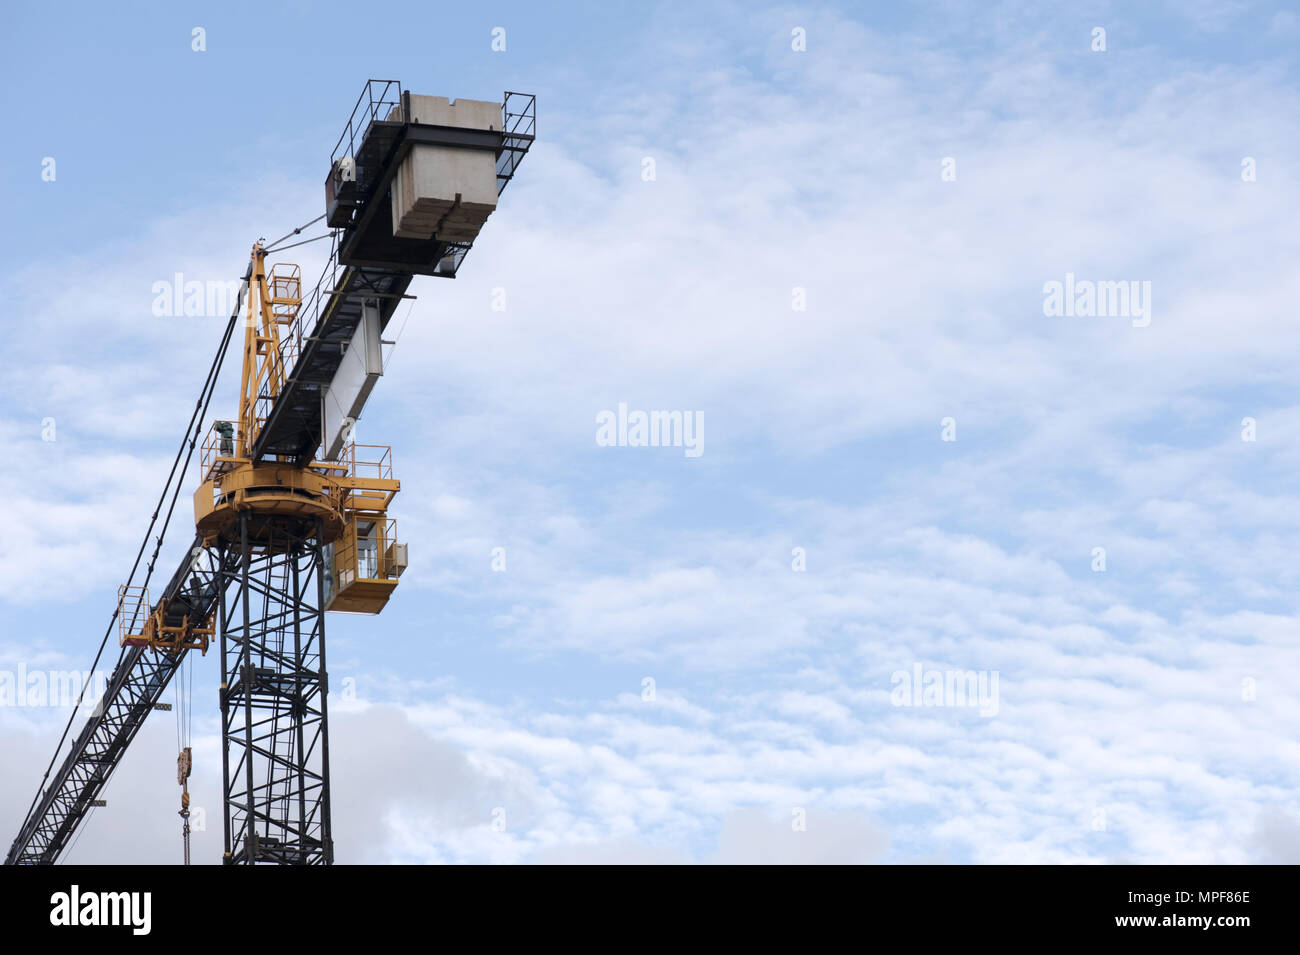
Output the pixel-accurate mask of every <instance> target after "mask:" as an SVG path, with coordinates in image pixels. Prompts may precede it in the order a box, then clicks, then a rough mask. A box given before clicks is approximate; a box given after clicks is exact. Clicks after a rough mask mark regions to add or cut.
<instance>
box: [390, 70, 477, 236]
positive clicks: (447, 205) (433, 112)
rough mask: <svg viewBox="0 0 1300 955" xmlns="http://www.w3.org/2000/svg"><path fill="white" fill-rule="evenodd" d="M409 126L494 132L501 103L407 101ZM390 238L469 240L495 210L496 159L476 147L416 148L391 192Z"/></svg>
mask: <svg viewBox="0 0 1300 955" xmlns="http://www.w3.org/2000/svg"><path fill="white" fill-rule="evenodd" d="M410 103H411V117H412V120H413V121H414V122H417V123H423V124H429V125H435V126H460V127H468V128H472V129H500V128H501V104H500V103H491V102H485V101H482V100H466V99H461V100H457V101H456V102H455V103H452V102H451V101H450V100H448V99H447V98H446V97H444V96H415V95H412V96H411V97H410ZM391 194H392V206H393V235H395V236H397V237H398V238H402V239H430V238H433V236H434V235H435V234H436V235H437V237H438V238H439V239H441V240H444V241H448V242H472V241H473V240H474V238H475V237H476V236H477V235H478V233H479V230H480V229H481V228H482V227H483V223H485V222H486V221H487V218H488V216H490V215H491V214H492V211H493V210H494V209H496V205H497V178H496V157H495V156H493V155H492V153H490V152H485V151H483V150H478V149H462V148H457V147H453V146H428V145H416V146H414V147H412V149H411V151H410V153H409V154H408V155H407V156H406V158H405V159H403V160H402V165H401V166H400V167H399V168H398V170H397V174H396V175H395V176H394V177H393V184H392V189H391Z"/></svg>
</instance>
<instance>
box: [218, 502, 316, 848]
mask: <svg viewBox="0 0 1300 955" xmlns="http://www.w3.org/2000/svg"><path fill="white" fill-rule="evenodd" d="M231 536H232V540H231V542H230V543H229V544H223V545H221V547H222V552H223V555H227V556H231V557H233V558H234V559H230V560H225V559H223V566H225V567H227V568H228V569H227V571H226V587H225V588H224V596H223V598H222V600H221V605H220V629H221V673H222V689H221V737H222V750H221V763H222V774H223V786H222V795H223V802H224V804H225V855H224V857H223V861H224V862H225V863H227V864H230V865H236V864H256V863H279V864H287V865H328V864H330V863H331V862H333V861H334V846H333V841H332V839H331V836H330V801H329V751H328V730H327V725H326V708H325V693H326V675H325V610H324V598H325V590H324V573H323V567H324V560H323V553H322V548H321V544H320V526H319V523H316V524H315V525H313V526H311V527H309V528H298V529H286V528H284V527H280V528H277V529H276V530H275V531H274V532H273V533H268V534H267V535H266V536H263V537H261V538H254V537H251V536H250V519H249V516H248V515H247V514H244V515H241V517H240V519H239V523H238V531H237V536H236V534H232V535H231Z"/></svg>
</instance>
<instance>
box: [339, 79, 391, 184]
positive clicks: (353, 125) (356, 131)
mask: <svg viewBox="0 0 1300 955" xmlns="http://www.w3.org/2000/svg"><path fill="white" fill-rule="evenodd" d="M401 105H402V84H401V83H400V82H399V81H398V80H367V81H366V87H365V89H363V90H362V91H361V95H360V96H358V97H357V105H356V106H354V107H352V115H351V116H349V117H348V122H347V125H346V126H344V127H343V132H342V133H340V134H339V140H338V142H337V143H335V144H334V148H333V149H332V150H331V151H330V168H333V166H334V163H335V161H336V160H338V159H339V158H341V157H343V156H355V155H356V153H357V145H358V143H360V141H361V140H363V139H365V138H366V131H367V130H369V129H370V124H371V123H373V122H374V121H375V120H376V119H381V120H386V119H387V118H388V114H389V113H390V112H392V110H393V109H394V108H400V107H401ZM345 144H346V147H347V148H346V149H345V148H344V146H345Z"/></svg>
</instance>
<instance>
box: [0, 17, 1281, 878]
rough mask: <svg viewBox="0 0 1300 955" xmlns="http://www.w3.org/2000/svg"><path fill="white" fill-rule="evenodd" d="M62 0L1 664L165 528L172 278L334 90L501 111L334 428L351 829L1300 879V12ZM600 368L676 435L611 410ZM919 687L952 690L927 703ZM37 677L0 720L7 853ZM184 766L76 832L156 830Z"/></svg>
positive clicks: (339, 768)
mask: <svg viewBox="0 0 1300 955" xmlns="http://www.w3.org/2000/svg"><path fill="white" fill-rule="evenodd" d="M72 6H73V7H78V6H79V7H80V9H79V10H77V11H75V12H70V10H69V9H68V8H67V6H66V5H60V6H58V7H50V6H44V7H38V6H35V5H33V6H31V7H29V8H27V9H25V10H20V11H16V12H15V13H14V14H13V15H12V22H11V25H10V27H9V29H7V30H6V32H5V36H4V38H3V39H0V52H2V53H3V55H0V74H2V78H3V80H4V88H5V90H6V93H5V102H6V107H7V108H6V125H7V128H8V135H7V136H6V141H7V142H8V143H9V144H10V148H8V149H6V150H4V151H3V152H2V153H0V172H2V174H3V180H4V183H5V199H6V202H5V208H6V212H7V214H8V216H9V219H10V224H9V228H7V229H5V230H3V233H2V234H0V250H2V251H3V253H4V254H3V256H2V257H0V290H3V293H4V297H5V300H6V301H7V303H8V317H7V319H6V322H5V324H6V331H7V335H6V339H7V341H6V347H5V348H4V349H3V350H0V380H2V381H3V387H2V389H0V440H2V441H3V447H4V449H5V461H6V463H5V465H4V466H3V467H0V494H2V495H3V497H4V498H5V499H6V501H7V502H8V507H7V508H6V511H7V513H8V514H9V515H10V519H11V521H13V522H15V523H14V524H11V526H10V527H9V528H7V529H6V532H5V533H4V534H0V573H2V574H3V580H4V586H3V587H0V673H2V672H10V673H16V672H17V671H18V670H19V668H20V667H27V668H43V669H45V670H53V669H59V668H77V669H80V668H84V667H87V666H89V664H90V661H91V658H92V656H93V654H94V649H95V647H96V646H97V645H98V643H99V640H100V637H101V636H102V634H103V632H104V628H105V627H106V626H107V624H108V621H109V617H110V615H111V613H112V611H113V609H114V606H115V600H116V590H117V587H118V585H119V584H120V583H122V582H123V580H124V579H125V577H126V574H127V572H128V571H129V569H130V563H131V560H132V559H133V558H134V555H135V551H136V548H137V547H138V546H139V541H140V538H141V535H143V534H144V532H145V528H146V526H147V523H148V519H149V515H150V513H151V511H152V509H153V503H154V501H155V499H156V498H157V495H158V493H159V491H160V489H161V487H162V485H163V482H164V479H165V477H166V472H167V468H168V467H169V466H170V463H171V459H172V456H173V454H174V452H175V447H176V444H177V441H178V440H179V437H180V434H181V432H182V431H183V429H184V427H185V423H186V421H187V420H188V416H189V413H190V409H191V408H192V407H193V402H194V398H195V396H196V395H197V393H198V390H199V387H200V385H201V383H202V377H203V374H204V372H205V370H206V367H207V364H208V362H209V360H210V358H211V355H212V353H213V351H214V349H215V347H216V345H217V342H218V339H219V336H220V333H221V331H222V329H223V327H224V315H217V314H213V315H205V316H170V317H169V316H157V315H155V314H154V311H153V309H152V307H151V306H152V304H153V301H154V297H155V296H154V293H153V291H152V289H153V285H154V283H156V282H159V281H170V280H172V278H173V276H174V275H175V274H176V273H181V274H183V276H184V277H185V279H186V280H199V281H205V282H206V281H214V282H215V281H222V282H224V281H227V280H229V279H233V278H238V277H239V276H241V275H242V273H243V270H244V268H245V265H246V263H247V254H248V249H249V246H250V245H251V243H252V242H253V241H254V240H256V239H258V238H259V237H266V238H268V239H274V238H276V237H278V236H280V235H282V234H283V233H285V232H287V231H289V230H290V229H292V228H293V227H294V226H297V225H299V224H301V223H304V222H306V221H308V220H310V219H312V218H314V217H315V216H317V215H319V214H320V213H321V212H322V211H323V197H322V186H321V184H322V182H323V179H324V176H325V173H326V171H327V169H328V157H329V151H330V149H331V147H332V146H333V144H334V142H335V140H336V139H337V136H338V133H339V130H340V129H341V128H342V126H343V123H344V122H345V120H346V119H347V116H348V113H349V112H350V110H351V107H352V104H353V102H354V100H355V98H356V95H357V93H358V92H359V90H360V89H361V86H362V84H363V83H364V81H365V80H366V79H367V78H369V77H372V76H377V77H384V78H396V79H400V80H401V81H402V83H403V84H404V86H405V87H406V88H408V89H411V90H413V91H415V92H418V93H426V94H434V95H447V96H452V97H457V96H464V97H468V98H471V99H493V98H497V97H499V95H500V93H501V91H502V90H507V89H508V90H522V91H527V92H532V93H536V94H537V97H538V135H539V139H538V142H537V145H536V146H535V148H534V149H533V151H532V153H531V154H530V155H529V157H528V159H527V161H526V162H525V164H524V165H523V167H522V168H521V170H520V173H519V175H518V177H517V178H516V180H515V181H514V182H513V183H512V184H511V185H510V187H509V188H508V189H507V190H506V192H505V194H504V195H503V197H502V202H501V205H500V207H499V209H498V211H497V212H496V213H495V214H494V215H493V216H492V218H491V219H490V220H489V222H488V224H487V226H486V227H485V229H484V231H483V233H482V235H481V236H480V238H479V240H478V242H477V244H476V246H475V248H474V250H473V251H472V253H471V254H470V256H469V257H468V259H467V260H466V264H465V265H464V267H463V268H462V270H461V272H460V275H459V277H458V278H457V279H456V280H455V281H454V282H447V281H443V280H440V279H433V278H420V279H417V281H416V283H415V284H414V285H413V287H412V292H413V293H415V294H416V295H417V296H418V300H417V301H415V302H414V303H413V304H410V305H409V306H407V305H404V306H402V308H401V309H399V311H398V313H397V315H396V317H395V318H394V324H393V325H391V326H390V332H395V333H398V334H399V337H398V343H397V345H396V346H395V348H393V349H392V351H391V354H390V355H389V359H388V365H387V368H386V373H385V376H384V378H383V379H382V380H381V382H380V383H379V386H378V387H377V388H376V391H375V393H374V396H373V398H372V399H371V401H370V403H369V404H368V405H367V407H366V411H365V414H364V416H363V418H362V420H361V422H360V425H359V428H358V438H359V440H361V441H363V442H367V443H384V444H391V445H392V446H393V457H394V462H395V466H396V470H397V475H398V477H400V478H401V481H402V493H401V494H400V496H399V497H398V499H397V502H396V506H395V511H394V513H395V516H396V517H397V519H398V527H399V529H400V531H401V536H402V537H403V538H405V539H406V540H408V541H409V543H410V552H411V561H412V564H411V568H410V571H409V572H408V573H407V574H406V575H405V576H403V578H402V582H401V586H400V587H399V588H398V590H397V592H396V595H395V597H394V599H393V601H392V602H391V603H390V605H389V607H388V608H387V609H386V610H385V612H384V613H383V614H382V616H379V617H375V618H369V617H356V616H340V615H333V614H332V615H330V617H329V620H328V628H329V629H328V639H329V658H330V677H331V686H332V687H333V688H335V691H334V692H333V693H332V694H331V698H330V707H331V743H332V747H331V765H332V770H333V786H334V794H335V801H334V825H335V831H336V843H337V858H338V860H339V861H340V862H355V863H362V862H367V863H369V862H570V861H607V862H615V861H621V862H688V861H697V862H716V861H724V862H760V861H778V862H816V861H831V862H877V861H878V862H893V863H898V862H917V861H934V862H952V863H1023V862H1048V863H1056V862H1133V863H1159V862H1190V863H1210V862H1216V863H1217V862H1226V863H1243V862H1274V861H1290V862H1296V861H1300V807H1298V806H1297V798H1296V789H1297V783H1298V782H1300V744H1297V742H1296V741H1295V734H1294V728H1295V727H1296V725H1297V724H1298V722H1300V694H1298V693H1297V689H1296V680H1297V676H1300V653H1297V649H1296V647H1297V641H1298V639H1300V627H1297V623H1296V610H1297V599H1296V597H1295V594H1296V592H1297V584H1298V583H1300V570H1297V564H1296V562H1295V560H1294V557H1293V555H1294V541H1295V539H1296V534H1297V531H1300V494H1298V493H1297V491H1296V490H1295V475H1296V474H1297V473H1300V451H1298V449H1300V402H1297V400H1296V396H1295V384H1294V383H1295V380H1296V379H1295V372H1294V369H1295V367H1296V366H1297V364H1298V363H1300V334H1298V333H1297V328H1296V319H1295V316H1294V313H1293V312H1292V309H1293V308H1294V300H1295V299H1296V298H1297V297H1300V268H1297V266H1296V264H1295V263H1296V262H1297V261H1300V239H1298V238H1297V232H1296V228H1295V222H1296V220H1297V216H1298V215H1300V179H1298V178H1297V175H1296V172H1295V169H1296V156H1297V155H1298V154H1300V127H1298V125H1297V124H1298V117H1300V95H1298V94H1297V93H1296V89H1297V79H1298V78H1300V77H1298V76H1297V68H1296V54H1295V51H1296V49H1297V44H1298V42H1300V16H1297V15H1296V14H1294V13H1292V12H1289V11H1287V10H1285V9H1284V8H1283V7H1282V6H1279V5H1275V4H1269V3H1252V2H1249V0H1240V2H1213V3H1211V2H1199V0H1197V2H1189V0H1180V2H1169V3H1154V4H1148V5H1144V7H1145V10H1144V12H1142V13H1140V14H1138V13H1135V12H1133V11H1132V10H1131V9H1130V6H1131V5H1130V4H1125V3H1115V4H1109V3H1069V4H1065V3H1062V4H1042V3H1033V2H1007V3H991V4H960V3H929V4H918V5H907V6H903V5H886V6H887V7H888V9H881V5H879V4H872V5H865V4H851V5H847V6H843V7H837V6H832V5H791V6H771V7H769V6H763V5H755V4H742V3H707V2H691V3H667V4H661V5H658V6H654V7H646V8H644V9H641V10H638V11H637V12H635V13H632V12H630V11H623V10H617V9H613V7H615V6H617V5H608V4H598V3H591V4H570V5H566V6H565V7H564V8H563V10H562V12H557V11H556V10H553V9H551V5H545V9H543V8H542V7H539V6H538V5H536V4H518V5H510V6H497V7H494V8H487V9H484V8H480V7H478V6H476V5H475V6H470V5H463V6H462V7H461V8H458V9H444V8H433V7H430V6H429V5H428V4H424V3H419V4H417V3H411V4H385V5H381V8H376V9H375V10H374V11H373V12H371V11H367V12H365V13H362V14H359V13H358V9H357V8H356V7H355V6H354V5H347V6H345V5H335V4H323V3H311V2H306V0H302V2H297V3H288V4H284V5H280V6H279V7H278V8H276V9H272V10H268V9H266V8H265V6H262V5H247V6H244V5H239V4H211V5H208V4H188V5H161V4H159V5H156V6H153V7H145V6H143V5H136V6H133V5H127V6H126V7H125V8H119V7H118V6H116V5H114V6H112V7H104V6H102V5H97V4H95V5H92V4H82V5H78V4H74V5H72ZM381 10H382V12H381ZM196 27H201V28H202V29H203V31H204V34H203V35H204V37H205V43H204V45H205V47H206V48H205V49H203V50H201V51H196V50H194V49H193V48H192V46H193V36H194V34H193V30H194V28H196ZM496 27H501V28H503V29H504V31H505V33H504V38H505V49H504V50H493V49H492V40H493V30H494V28H496ZM1098 29H1100V30H1102V31H1104V33H1098V32H1097V31H1098ZM498 45H500V44H498ZM49 159H53V160H54V164H53V165H52V166H51V165H50V164H49V163H48V162H47V160H49ZM47 169H52V170H54V175H53V177H52V178H50V177H49V176H48V175H47ZM298 253H301V256H300V258H298V259H297V261H299V262H301V263H302V264H303V267H304V273H305V274H308V275H311V276H315V275H316V274H318V272H319V269H320V266H321V263H322V261H323V258H322V255H323V250H322V244H321V243H317V244H315V245H308V246H305V247H303V248H301V249H295V250H293V252H292V253H291V254H289V255H287V256H285V259H286V260H289V261H292V260H293V256H294V255H297V254H298ZM1052 283H1061V284H1062V286H1064V285H1065V284H1066V283H1070V285H1071V287H1079V286H1082V285H1084V284H1086V283H1124V288H1125V289H1129V288H1131V289H1132V290H1133V291H1134V292H1135V293H1136V295H1137V297H1135V298H1134V299H1133V301H1131V302H1130V303H1129V304H1130V308H1129V311H1128V312H1127V313H1123V314H1119V315H1115V314H1080V313H1081V312H1083V313H1086V312H1088V311H1089V309H1087V308H1086V307H1083V308H1079V309H1071V311H1074V312H1075V314H1065V315H1059V314H1048V313H1049V312H1051V311H1052V309H1050V308H1049V307H1046V303H1047V300H1048V298H1049V290H1050V289H1051V288H1052ZM1129 283H1135V284H1133V285H1132V286H1130V285H1129ZM1139 300H1140V301H1141V302H1142V308H1141V309H1140V310H1139V309H1137V307H1136V303H1137V302H1138V301H1139ZM1288 301H1290V302H1291V303H1292V304H1290V305H1288ZM502 302H504V306H505V307H504V309H499V308H498V309H494V308H493V304H494V303H497V304H498V305H499V304H501V303H502ZM1092 311H1093V312H1104V311H1105V310H1104V309H1093V310H1092ZM390 337H391V336H390ZM237 376H238V367H237V366H236V365H235V363H234V362H233V360H232V361H230V362H228V363H227V367H226V369H225V373H224V375H223V379H222V383H221V385H220V387H219V389H218V392H217V396H216V398H215V399H214V403H213V412H214V414H215V415H217V416H221V417H227V416H230V415H232V414H233V413H234V412H235V410H236V393H237V390H238V377H237ZM620 404H624V405H626V406H627V407H628V408H629V409H632V410H646V411H650V410H663V411H679V412H682V413H683V414H684V415H689V416H692V420H695V421H697V422H700V423H701V424H702V432H701V438H702V443H701V445H700V448H701V449H702V453H701V454H699V455H698V456H693V455H687V454H686V453H684V449H683V448H680V447H632V446H602V444H601V443H598V441H597V440H596V435H597V425H596V421H597V417H598V416H599V415H600V413H601V412H602V411H606V410H615V411H616V410H617V409H618V407H619V405H620ZM50 419H52V424H53V431H52V432H51V422H50ZM51 437H52V438H53V440H49V438H51ZM195 483H196V474H194V473H191V474H190V475H189V476H188V483H187V486H186V488H185V490H184V491H183V495H182V508H181V511H180V517H179V523H178V524H177V525H176V526H174V528H173V531H172V533H171V534H170V535H169V537H168V543H167V547H166V548H165V549H164V558H163V560H162V562H161V565H162V566H163V567H165V568H167V569H168V570H170V568H171V567H172V566H174V565H175V563H176V561H177V560H178V559H179V555H180V553H181V552H182V550H183V549H184V547H185V546H186V545H187V544H188V542H189V540H190V532H189V528H188V527H187V526H185V523H186V517H187V514H188V505H187V498H188V495H189V493H190V490H191V489H192V487H193V486H194V485H195ZM495 548H501V549H502V550H500V551H497V552H496V553H498V554H503V555H504V563H505V567H504V570H502V569H494V567H493V553H494V549H495ZM499 566H500V561H498V568H499ZM112 656H113V657H114V658H115V656H116V653H115V648H114V653H113V654H112ZM949 671H953V672H957V671H960V672H961V673H971V674H974V675H975V677H976V678H977V680H978V681H981V682H980V685H981V686H983V687H984V688H985V689H986V691H987V698H986V699H985V701H984V704H985V705H982V706H981V705H979V704H978V701H972V700H969V699H962V698H960V697H959V696H957V695H954V694H953V693H951V692H936V694H935V695H933V696H929V695H926V694H924V693H922V692H919V691H918V692H917V693H916V694H915V697H914V698H911V699H909V698H908V696H907V694H906V693H905V692H904V691H905V690H906V689H907V688H908V685H909V683H910V682H911V681H912V680H913V679H914V676H915V675H916V674H918V673H920V674H921V675H922V682H923V684H924V682H925V681H926V680H928V679H929V678H930V676H931V675H934V674H937V675H938V676H940V677H942V676H943V674H945V673H947V672H949ZM192 677H193V686H194V694H193V716H194V729H193V733H194V746H195V763H196V768H195V778H194V780H193V782H192V790H193V792H194V802H195V804H196V805H198V806H200V807H203V808H205V810H206V813H207V823H208V825H207V830H206V831H204V832H199V833H196V835H195V850H194V851H195V858H196V861H204V862H212V861H216V860H217V859H218V858H219V855H220V838H221V837H220V828H221V826H220V740H219V727H218V723H217V695H216V686H217V683H218V682H219V676H218V662H217V659H216V657H215V654H212V653H210V654H209V655H208V656H207V658H204V659H197V658H196V659H195V660H194V661H193V664H192ZM344 681H347V682H346V684H345V683H344ZM344 685H346V687H347V690H346V692H342V691H340V690H339V687H340V686H344ZM168 697H169V698H170V697H171V693H170V691H169V694H168ZM909 703H910V704H914V705H907V704H909ZM68 713H69V710H68V709H66V708H63V709H60V708H57V707H34V706H17V705H6V706H2V707H0V753H2V754H3V759H4V765H5V772H4V785H3V790H2V791H0V820H3V827H0V828H6V829H7V832H6V833H5V834H0V838H3V839H4V843H5V845H6V846H7V845H8V841H9V839H11V838H12V835H13V833H14V832H16V830H17V827H18V824H19V822H20V820H21V818H22V815H23V813H24V811H25V809H26V807H27V804H28V803H29V802H30V800H31V798H32V795H33V794H34V793H35V791H36V789H37V787H38V785H39V781H40V777H41V773H42V772H43V771H44V768H45V765H46V763H47V762H48V760H49V757H50V755H51V754H52V752H53V750H54V744H55V742H56V741H57V738H58V734H59V732H60V731H61V729H62V725H63V723H64V721H65V720H66V719H67V716H68ZM175 753H176V733H175V726H174V719H173V716H172V715H171V714H167V713H158V714H156V715H155V716H154V717H152V718H151V721H150V723H149V725H147V726H146V728H145V730H144V731H143V732H142V733H141V735H140V737H139V738H138V739H137V741H136V742H135V744H134V746H133V747H132V750H131V752H130V753H129V754H128V755H127V757H126V758H125V760H124V761H123V763H122V765H121V768H120V771H119V773H118V774H117V776H116V777H115V778H114V780H113V781H112V783H111V784H110V785H109V786H108V788H107V790H106V793H105V795H106V798H107V800H108V807H107V808H104V809H100V810H97V811H96V812H95V813H94V814H93V815H92V817H91V818H90V820H89V822H88V823H87V824H86V825H85V826H84V827H83V830H82V832H81V835H80V836H79V838H78V841H77V843H76V844H75V846H74V847H73V849H72V851H71V852H69V853H68V854H67V856H66V859H67V860H68V861H81V862H111V861H129V862H145V861H153V862H157V861H164V862H169V861H175V860H177V859H178V858H179V852H180V835H179V820H178V819H177V818H176V816H175V810H176V808H177V807H178V799H179V797H178V789H177V787H176V785H175V777H174V761H175Z"/></svg>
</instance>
